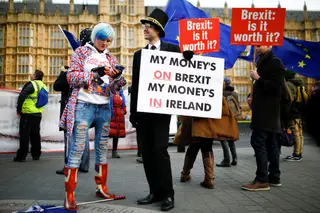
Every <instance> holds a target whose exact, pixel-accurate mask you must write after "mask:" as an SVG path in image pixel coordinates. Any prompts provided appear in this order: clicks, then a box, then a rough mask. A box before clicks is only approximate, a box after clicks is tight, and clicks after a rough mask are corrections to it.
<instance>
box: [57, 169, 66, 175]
mask: <svg viewBox="0 0 320 213" xmlns="http://www.w3.org/2000/svg"><path fill="white" fill-rule="evenodd" d="M56 174H57V175H64V169H61V170H57V171H56Z"/></svg>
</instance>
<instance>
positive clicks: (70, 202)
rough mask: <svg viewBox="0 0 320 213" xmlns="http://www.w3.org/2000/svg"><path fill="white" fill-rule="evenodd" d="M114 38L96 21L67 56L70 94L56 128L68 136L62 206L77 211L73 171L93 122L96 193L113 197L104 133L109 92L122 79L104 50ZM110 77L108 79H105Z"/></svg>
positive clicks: (108, 114) (123, 82)
mask: <svg viewBox="0 0 320 213" xmlns="http://www.w3.org/2000/svg"><path fill="white" fill-rule="evenodd" d="M113 39H115V32H114V30H113V28H112V26H111V25H109V24H106V23H99V24H97V25H96V26H95V27H94V28H93V30H92V34H91V42H89V43H87V44H86V45H85V46H83V47H79V48H77V49H76V51H75V53H74V54H73V55H72V56H71V60H70V69H69V70H68V73H67V80H68V83H69V85H70V86H71V87H72V93H71V96H70V98H69V99H68V103H67V106H66V108H65V109H64V112H63V114H62V117H61V122H60V127H61V128H64V129H66V131H67V136H68V138H70V139H71V148H70V153H69V156H68V164H67V165H66V166H65V169H64V172H65V176H66V178H65V190H66V193H65V195H66V197H65V201H64V207H65V209H67V210H77V205H76V201H75V196H74V190H75V188H76V184H77V173H78V168H79V165H80V162H81V157H82V155H83V152H84V147H85V144H86V143H89V140H88V130H89V128H90V126H91V124H92V123H93V122H95V164H96V165H95V170H96V172H97V175H96V176H95V182H96V185H97V187H96V196H97V197H102V198H104V199H116V198H117V197H116V196H115V195H113V194H110V193H109V191H108V187H107V178H108V162H107V151H108V136H109V129H110V117H111V111H110V94H111V93H112V92H114V89H115V85H117V87H119V88H121V87H123V86H125V85H126V80H125V79H124V78H123V76H121V74H122V72H121V71H120V69H119V67H120V66H118V62H117V61H116V59H115V57H114V56H113V55H111V54H110V52H109V51H108V49H107V48H108V47H109V45H110V44H111V43H112V41H113ZM110 77H111V78H112V79H111V80H109V78H110Z"/></svg>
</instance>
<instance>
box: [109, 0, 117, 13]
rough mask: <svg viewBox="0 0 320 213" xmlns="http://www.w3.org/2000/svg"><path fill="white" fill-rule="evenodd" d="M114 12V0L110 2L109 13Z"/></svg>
mask: <svg viewBox="0 0 320 213" xmlns="http://www.w3.org/2000/svg"><path fill="white" fill-rule="evenodd" d="M115 12H116V0H110V13H115Z"/></svg>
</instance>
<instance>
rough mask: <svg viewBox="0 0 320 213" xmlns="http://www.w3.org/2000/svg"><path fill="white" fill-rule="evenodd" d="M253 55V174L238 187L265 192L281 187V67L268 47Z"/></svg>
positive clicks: (282, 71) (261, 48)
mask: <svg viewBox="0 0 320 213" xmlns="http://www.w3.org/2000/svg"><path fill="white" fill-rule="evenodd" d="M257 53H258V54H259V55H260V58H259V61H258V63H257V71H256V70H252V71H250V77H251V78H252V79H253V80H255V83H254V85H253V93H252V121H251V128H252V130H253V131H252V135H251V145H252V147H253V149H254V152H255V156H256V162H257V171H256V178H255V180H254V181H253V182H252V183H250V184H246V185H243V187H242V189H244V190H249V191H261V190H269V189H270V185H271V186H281V182H280V170H279V149H278V142H277V139H276V138H277V134H280V133H281V122H280V101H281V92H282V91H281V90H282V85H283V82H284V77H283V76H284V66H283V64H282V62H281V61H280V59H278V58H277V57H275V55H274V54H273V52H272V51H271V48H270V47H268V46H258V47H257ZM268 161H269V162H270V164H269V169H268ZM268 171H269V174H268ZM269 184H270V185H269Z"/></svg>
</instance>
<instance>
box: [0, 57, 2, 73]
mask: <svg viewBox="0 0 320 213" xmlns="http://www.w3.org/2000/svg"><path fill="white" fill-rule="evenodd" d="M1 74H2V56H0V75H1Z"/></svg>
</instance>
